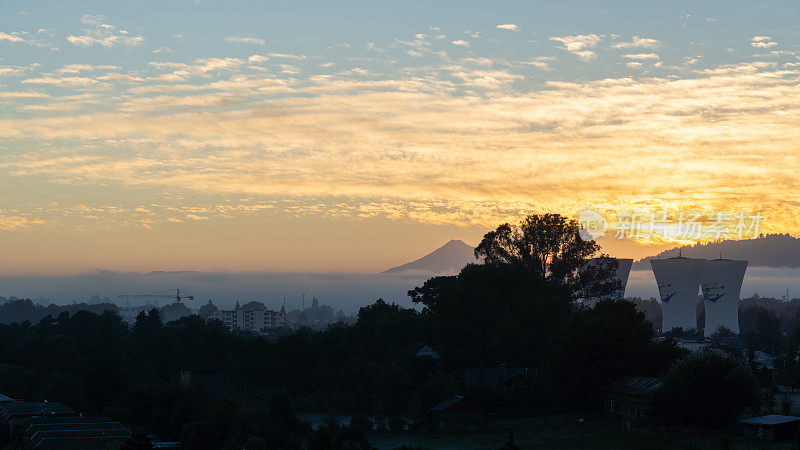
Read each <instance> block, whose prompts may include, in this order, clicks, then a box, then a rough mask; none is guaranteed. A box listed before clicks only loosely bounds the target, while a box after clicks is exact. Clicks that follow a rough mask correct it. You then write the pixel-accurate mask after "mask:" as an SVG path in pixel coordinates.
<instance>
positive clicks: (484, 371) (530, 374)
mask: <svg viewBox="0 0 800 450" xmlns="http://www.w3.org/2000/svg"><path fill="white" fill-rule="evenodd" d="M535 377H536V369H535V368H531V367H505V366H502V367H481V368H474V369H466V370H465V371H464V384H466V385H467V386H481V385H483V386H486V387H489V388H490V389H492V390H498V389H501V388H503V387H507V386H509V385H511V383H512V382H514V380H518V379H522V380H531V379H533V378H535Z"/></svg>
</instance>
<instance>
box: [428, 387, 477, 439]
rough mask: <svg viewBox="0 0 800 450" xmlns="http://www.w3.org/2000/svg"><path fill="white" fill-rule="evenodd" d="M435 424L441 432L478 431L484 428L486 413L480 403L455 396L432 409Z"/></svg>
mask: <svg viewBox="0 0 800 450" xmlns="http://www.w3.org/2000/svg"><path fill="white" fill-rule="evenodd" d="M431 414H432V416H433V423H434V426H435V428H436V429H437V430H439V431H463V430H476V429H480V428H481V427H483V422H484V411H483V408H482V407H481V405H479V404H478V403H476V402H474V401H472V400H470V399H468V398H464V397H463V396H461V395H454V396H452V397H450V398H448V399H447V400H444V401H442V402H441V403H439V404H437V405H436V406H434V407H433V408H431Z"/></svg>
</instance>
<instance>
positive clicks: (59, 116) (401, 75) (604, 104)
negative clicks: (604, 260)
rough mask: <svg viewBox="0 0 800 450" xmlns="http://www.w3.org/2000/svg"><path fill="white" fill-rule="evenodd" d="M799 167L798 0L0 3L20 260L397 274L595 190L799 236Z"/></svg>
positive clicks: (8, 211) (28, 266)
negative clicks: (443, 248) (452, 245)
mask: <svg viewBox="0 0 800 450" xmlns="http://www.w3.org/2000/svg"><path fill="white" fill-rule="evenodd" d="M798 172H800V4H798V2H797V1H796V0H791V1H770V2H763V1H724V2H723V1H705V2H681V1H672V2H641V1H638V2H633V1H630V2H626V1H620V2H597V1H591V2H589V1H587V2H567V1H565V2H491V3H487V2H467V1H458V2H450V1H437V2H381V1H351V2H299V1H293V2H243V1H225V2H221V1H220V2H217V1H210V0H206V1H180V0H176V1H169V2H152V1H144V0H142V1H138V2H100V1H97V2H92V1H78V2H69V4H68V5H66V4H65V3H64V2H55V1H37V2H30V1H12V0H4V1H3V2H1V3H0V193H1V194H2V195H0V248H2V249H3V250H4V252H3V254H4V257H3V258H2V259H0V272H2V273H4V274H10V275H24V274H75V273H81V272H85V271H92V270H98V269H102V270H117V271H151V270H201V271H223V272H247V271H274V272H342V273H349V272H353V273H374V272H378V271H381V270H384V269H386V268H388V267H392V266H395V265H398V264H402V263H404V262H407V261H409V260H412V259H416V258H418V257H420V256H422V255H424V254H425V253H427V252H430V251H432V250H434V249H435V248H436V247H438V246H440V245H442V244H444V243H445V242H447V241H448V240H450V239H462V240H464V241H465V242H467V243H469V244H472V245H476V244H477V243H478V242H479V241H480V238H481V236H482V235H483V234H484V233H486V232H487V231H489V230H490V229H493V228H495V227H496V226H497V225H499V224H501V223H503V222H506V221H511V222H516V221H518V220H519V219H520V218H521V217H523V216H524V215H526V214H529V213H533V212H558V213H561V214H564V215H568V216H576V215H577V214H579V211H581V209H582V208H584V209H585V208H591V209H592V210H593V211H598V212H600V213H601V214H603V215H605V216H613V217H617V218H619V217H621V216H622V215H624V214H622V215H620V212H625V211H640V212H642V214H643V215H644V216H646V215H647V214H660V213H662V212H664V213H668V214H669V215H670V216H671V217H678V216H681V217H682V216H683V215H684V214H687V215H691V214H693V213H694V212H697V213H698V214H703V217H705V219H703V220H705V221H711V220H712V218H713V217H715V215H718V214H723V213H724V214H725V215H726V217H734V218H735V217H737V214H743V215H744V217H748V218H752V217H759V224H760V230H759V231H760V232H765V233H769V232H782V233H791V234H793V235H800V181H798V176H797V174H798ZM651 217H652V216H651ZM620 221H623V222H624V220H622V219H620ZM751 222H752V220H751ZM732 226H733V225H732ZM615 228H616V229H617V230H619V229H620V228H624V227H623V226H621V225H618V226H614V225H612V226H611V231H613V230H614V229H615ZM751 228H752V227H751ZM617 233H619V231H617ZM623 235H624V233H623ZM622 237H626V238H627V239H626V240H624V241H621V240H618V239H614V238H608V237H607V238H605V239H604V240H602V242H603V244H604V245H605V249H606V250H607V251H609V252H611V253H612V254H615V255H616V256H624V257H642V256H645V255H647V254H651V253H655V252H657V251H659V250H660V249H662V248H664V247H667V246H671V245H673V244H675V243H676V242H684V241H685V240H686V239H681V238H679V237H677V236H672V237H669V236H667V237H664V236H662V237H661V238H653V237H652V236H622Z"/></svg>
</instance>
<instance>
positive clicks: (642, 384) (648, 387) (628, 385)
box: [606, 377, 661, 395]
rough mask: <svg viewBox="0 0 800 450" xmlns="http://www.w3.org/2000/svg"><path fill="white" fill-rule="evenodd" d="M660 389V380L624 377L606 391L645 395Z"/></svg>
mask: <svg viewBox="0 0 800 450" xmlns="http://www.w3.org/2000/svg"><path fill="white" fill-rule="evenodd" d="M660 387H661V380H660V379H658V378H650V377H625V378H623V379H621V380H617V381H615V382H613V383H611V384H610V385H608V387H606V391H609V392H618V393H620V394H629V395H647V394H649V393H651V392H653V391H655V390H656V389H658V388H660Z"/></svg>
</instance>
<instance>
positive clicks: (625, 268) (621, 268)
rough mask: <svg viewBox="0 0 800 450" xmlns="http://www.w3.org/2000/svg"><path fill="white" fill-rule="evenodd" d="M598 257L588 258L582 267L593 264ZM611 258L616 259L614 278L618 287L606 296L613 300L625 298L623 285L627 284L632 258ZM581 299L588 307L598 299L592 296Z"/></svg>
mask: <svg viewBox="0 0 800 450" xmlns="http://www.w3.org/2000/svg"><path fill="white" fill-rule="evenodd" d="M599 259H600V258H592V259H590V260H589V261H587V265H586V266H584V267H588V266H591V265H593V264H595V261H597V260H599ZM613 259H616V261H617V272H616V274H615V275H614V280H619V282H620V288H619V289H617V290H615V291H614V292H613V293H612V294H611V295H609V296H608V298H613V299H615V300H622V299H623V298H625V287H626V286H627V285H628V276H629V275H630V273H631V266H633V260H632V259H626V258H613ZM582 300H583V303H584V304H586V305H588V306H590V307H594V304H595V303H597V301H598V300H600V299H599V298H596V297H592V298H584V299H582Z"/></svg>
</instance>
